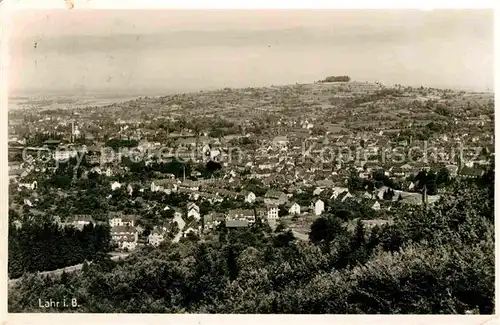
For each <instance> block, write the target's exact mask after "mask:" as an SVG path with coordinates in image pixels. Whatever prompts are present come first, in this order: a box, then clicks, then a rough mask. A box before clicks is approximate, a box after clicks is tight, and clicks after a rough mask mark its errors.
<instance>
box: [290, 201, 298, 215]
mask: <svg viewBox="0 0 500 325" xmlns="http://www.w3.org/2000/svg"><path fill="white" fill-rule="evenodd" d="M288 213H289V214H291V215H299V214H300V205H299V204H298V203H296V202H294V203H293V204H292V205H291V206H290V209H288Z"/></svg>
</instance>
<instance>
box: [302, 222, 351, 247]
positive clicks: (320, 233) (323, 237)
mask: <svg viewBox="0 0 500 325" xmlns="http://www.w3.org/2000/svg"><path fill="white" fill-rule="evenodd" d="M343 234H345V229H344V227H343V226H342V222H341V221H340V219H339V218H336V217H334V216H332V215H324V216H321V217H319V218H318V219H316V220H315V221H314V222H313V223H312V225H311V232H310V233H309V240H310V241H311V242H313V243H316V244H317V243H321V242H326V243H328V242H331V241H332V240H334V239H335V238H336V237H337V236H340V235H343Z"/></svg>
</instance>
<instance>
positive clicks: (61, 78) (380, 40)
mask: <svg viewBox="0 0 500 325" xmlns="http://www.w3.org/2000/svg"><path fill="white" fill-rule="evenodd" d="M9 35H10V38H9V93H10V94H11V95H30V94H35V93H36V94H60V95H63V94H75V95H79V94H87V95H88V94H132V93H133V94H144V95H148V94H153V93H154V94H158V95H159V94H162V93H165V94H166V93H170V92H178V91H193V90H199V89H215V88H223V87H249V86H253V87H255V86H270V85H282V84H295V83H310V82H314V81H316V80H319V79H323V78H325V77H327V76H330V75H349V76H351V77H352V79H354V80H358V81H380V82H383V83H385V84H388V85H392V84H396V83H398V84H403V85H411V86H420V85H424V86H432V87H443V88H462V89H473V90H488V89H492V88H493V79H494V78H493V76H494V72H493V12H492V11H491V10H434V11H422V10H321V11H303V10H300V11H291V10H280V11H270V10H266V11H255V10H254V11H236V10H226V11H221V10H219V11H215V10H214V11H207V10H205V11H188V10H156V11H148V10H142V11H130V10H107V11H106V10H99V11H97V10H93V11H85V10H51V11H40V10H38V11H21V12H17V13H15V14H14V15H13V16H12V17H11V21H10V30H9Z"/></svg>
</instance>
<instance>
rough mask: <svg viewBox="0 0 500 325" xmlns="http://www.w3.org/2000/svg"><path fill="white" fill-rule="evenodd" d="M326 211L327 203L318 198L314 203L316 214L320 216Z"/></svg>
mask: <svg viewBox="0 0 500 325" xmlns="http://www.w3.org/2000/svg"><path fill="white" fill-rule="evenodd" d="M324 211H325V203H324V202H323V201H321V200H317V201H316V203H315V204H314V214H315V215H317V216H319V215H321V214H322V213H323V212H324Z"/></svg>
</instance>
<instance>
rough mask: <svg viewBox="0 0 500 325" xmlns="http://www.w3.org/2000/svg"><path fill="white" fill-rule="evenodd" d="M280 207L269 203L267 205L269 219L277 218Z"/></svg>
mask: <svg viewBox="0 0 500 325" xmlns="http://www.w3.org/2000/svg"><path fill="white" fill-rule="evenodd" d="M278 212H279V208H278V206H276V205H268V206H267V219H268V220H277V219H278V217H279V215H278Z"/></svg>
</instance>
